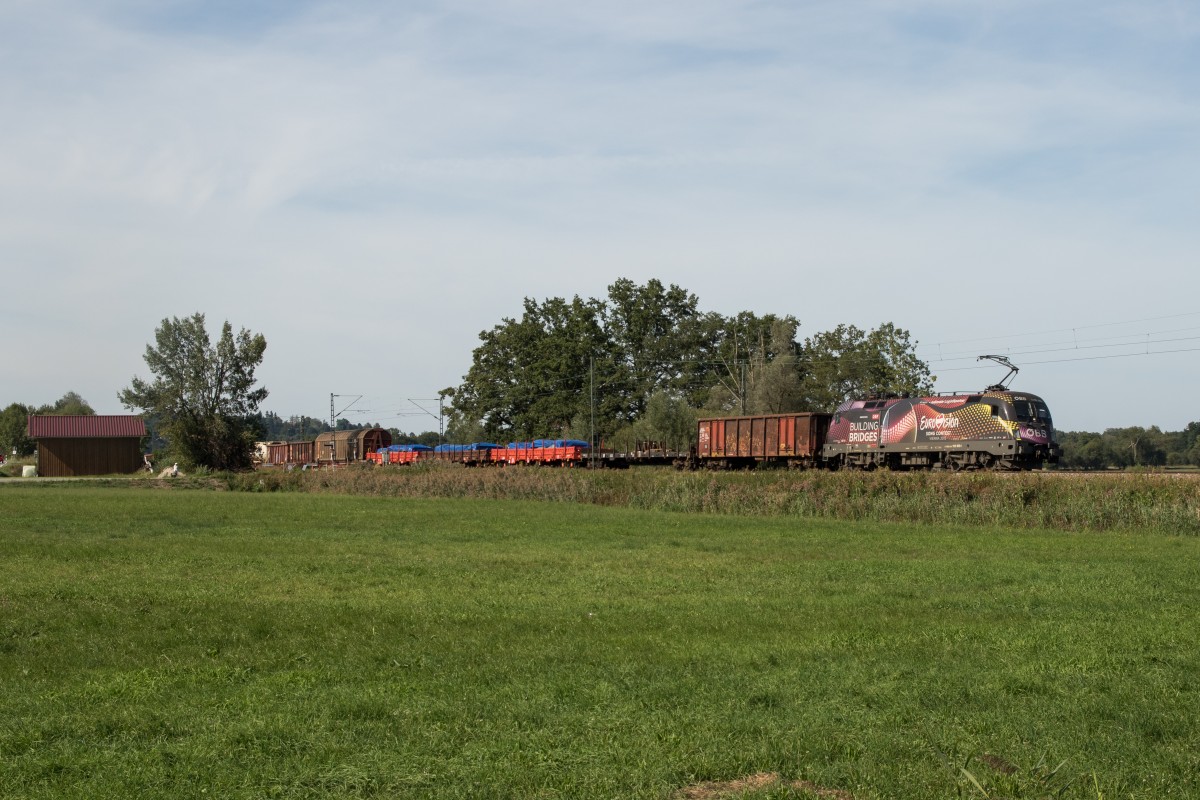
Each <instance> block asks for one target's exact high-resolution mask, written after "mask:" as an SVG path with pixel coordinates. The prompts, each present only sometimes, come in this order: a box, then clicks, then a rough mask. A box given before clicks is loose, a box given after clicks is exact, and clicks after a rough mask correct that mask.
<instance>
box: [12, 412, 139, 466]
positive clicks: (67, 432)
mask: <svg viewBox="0 0 1200 800" xmlns="http://www.w3.org/2000/svg"><path fill="white" fill-rule="evenodd" d="M28 429H29V438H30V439H33V440H34V441H35V442H37V450H38V474H39V475H43V476H45V477H50V478H69V477H75V476H78V475H112V474H118V473H131V472H137V471H138V469H140V468H141V467H142V463H143V462H142V448H141V440H142V437H144V436H145V435H146V423H145V422H143V421H142V418H141V417H138V416H132V415H128V414H113V415H99V414H98V415H88V416H63V417H54V416H31V417H29V423H28Z"/></svg>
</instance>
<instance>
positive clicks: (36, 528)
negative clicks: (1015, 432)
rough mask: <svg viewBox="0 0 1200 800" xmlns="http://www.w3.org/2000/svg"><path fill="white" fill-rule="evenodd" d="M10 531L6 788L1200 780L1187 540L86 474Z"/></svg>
mask: <svg viewBox="0 0 1200 800" xmlns="http://www.w3.org/2000/svg"><path fill="white" fill-rule="evenodd" d="M0 517H2V519H3V520H4V530H3V533H2V534H0V685H2V686H3V687H4V690H3V692H0V795H2V796H4V797H22V798H26V797H28V798H43V797H46V798H48V797H84V796H86V797H134V796H136V797H181V796H183V797H200V796H212V797H235V798H236V797H285V798H302V797H431V798H475V797H501V798H509V797H511V798H528V797H542V798H613V797H620V798H670V797H673V796H675V793H676V792H677V791H679V790H680V789H681V788H682V787H685V786H688V785H692V784H696V783H699V782H702V781H724V780H731V779H735V778H738V777H741V776H745V775H750V774H754V773H760V772H777V773H779V774H780V775H781V776H784V777H785V778H787V779H789V780H803V781H809V782H811V785H815V786H818V787H826V788H829V789H838V790H842V791H845V792H849V793H851V794H852V796H853V797H855V798H930V797H957V796H962V797H982V796H983V794H982V793H981V792H980V791H979V790H978V789H977V788H976V786H975V785H974V784H973V783H972V781H973V780H978V781H979V783H980V786H981V787H983V788H984V789H985V790H986V791H988V793H989V794H991V795H992V796H1007V797H1042V796H1050V795H1051V793H1052V791H1058V790H1059V789H1060V788H1062V787H1063V786H1064V785H1065V789H1064V790H1063V792H1062V794H1061V796H1064V797H1073V798H1083V797H1087V798H1096V797H1098V796H1103V797H1106V798H1114V797H1134V798H1162V797H1193V796H1196V794H1197V792H1198V791H1200V787H1198V786H1197V783H1196V775H1197V773H1198V772H1200V723H1198V721H1197V715H1196V713H1195V708H1197V707H1200V669H1198V666H1200V649H1198V648H1197V644H1198V641H1197V639H1198V637H1200V625H1198V623H1200V613H1198V611H1197V609H1200V602H1198V601H1200V597H1198V594H1200V588H1198V587H1200V580H1198V578H1200V574H1198V573H1200V566H1198V565H1200V558H1198V557H1200V539H1196V538H1192V537H1172V536H1163V535H1159V534H1157V533H1154V532H1140V533H1105V534H1097V533H1093V534H1087V535H1078V534H1070V533H1062V532H1052V531H1032V532H1030V531H1025V532H1020V531H1014V530H1011V529H1000V528H989V529H965V528H961V527H936V528H930V527H918V526H907V525H881V524H874V523H872V524H864V523H848V522H835V521H820V520H797V519H791V518H770V519H760V518H749V517H730V516H719V515H701V516H698V515H684V514H675V513H660V512H647V511H641V510H636V509H633V510H630V509H613V508H597V507H589V506H581V505H564V504H549V503H533V502H505V503H499V502H493V501H485V500H454V501H446V500H440V501H431V500H396V499H391V498H363V497H352V496H344V495H330V494H259V495H255V494H246V493H227V492H221V493H216V492H150V491H121V492H117V491H104V490H96V489H88V488H78V487H61V488H56V489H38V490H31V489H26V488H17V489H14V488H8V487H6V488H4V489H3V490H0ZM1064 760H1065V761H1066V762H1067V763H1066V765H1065V766H1064V767H1063V768H1062V769H1061V770H1059V772H1058V773H1056V774H1055V775H1053V776H1051V777H1050V778H1047V773H1048V772H1049V771H1050V769H1051V768H1053V766H1055V765H1057V764H1059V763H1060V762H1062V761H1064ZM1046 764H1048V765H1049V768H1047V767H1046V766H1045V765H1046ZM1039 765H1041V766H1039ZM1010 766H1011V767H1012V768H1013V769H1015V771H1011V774H1009V773H1010V769H1009V767H1010ZM964 767H965V768H966V770H965V772H964V770H963V768H964ZM967 772H969V773H970V775H971V778H970V779H968V777H967V776H966V773H967ZM806 785H807V784H806ZM753 796H755V797H805V796H813V794H812V793H811V792H809V791H807V790H805V789H796V788H787V785H780V786H778V787H777V788H775V789H772V790H770V791H767V792H760V793H759V794H757V795H753Z"/></svg>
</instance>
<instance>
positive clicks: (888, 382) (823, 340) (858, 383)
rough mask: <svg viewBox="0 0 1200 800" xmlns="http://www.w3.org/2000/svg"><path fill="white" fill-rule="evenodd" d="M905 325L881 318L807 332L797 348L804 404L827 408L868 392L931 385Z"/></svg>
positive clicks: (920, 389)
mask: <svg viewBox="0 0 1200 800" xmlns="http://www.w3.org/2000/svg"><path fill="white" fill-rule="evenodd" d="M915 347H916V342H913V341H911V339H910V337H909V333H908V331H906V330H904V329H903V328H897V327H896V326H895V325H893V324H892V323H890V322H885V323H883V324H882V325H880V326H879V327H878V328H875V329H874V330H871V331H864V330H860V329H859V328H857V327H855V326H853V325H838V326H837V327H836V328H834V329H833V330H831V331H825V332H823V333H818V334H815V335H814V336H810V337H808V338H807V339H805V341H804V346H803V347H802V349H801V359H800V361H801V367H802V370H803V373H804V378H803V381H802V395H803V398H804V406H805V407H806V408H808V409H812V410H818V409H820V410H826V411H832V410H834V409H836V408H837V407H838V406H839V405H841V404H842V403H843V402H845V401H846V400H849V399H851V398H854V397H865V396H868V395H889V394H890V395H921V394H926V393H928V392H930V391H932V390H933V381H932V379H931V378H930V374H929V367H928V365H927V364H926V363H925V362H924V361H922V360H921V359H919V358H917V356H916V352H915Z"/></svg>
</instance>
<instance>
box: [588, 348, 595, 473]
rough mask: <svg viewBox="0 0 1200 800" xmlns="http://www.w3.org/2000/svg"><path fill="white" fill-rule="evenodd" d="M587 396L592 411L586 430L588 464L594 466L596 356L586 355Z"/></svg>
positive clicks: (593, 467)
mask: <svg viewBox="0 0 1200 800" xmlns="http://www.w3.org/2000/svg"><path fill="white" fill-rule="evenodd" d="M588 397H589V398H590V399H589V403H588V405H589V407H590V408H591V412H592V427H591V429H590V430H589V432H588V466H589V467H590V468H592V469H595V468H596V357H595V356H589V357H588Z"/></svg>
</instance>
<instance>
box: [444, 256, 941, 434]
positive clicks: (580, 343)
mask: <svg viewBox="0 0 1200 800" xmlns="http://www.w3.org/2000/svg"><path fill="white" fill-rule="evenodd" d="M799 327H800V322H799V320H798V319H797V318H796V317H794V316H791V315H782V316H781V315H775V314H766V315H759V314H757V313H756V312H753V311H742V312H740V313H737V314H734V315H731V316H726V315H723V314H719V313H716V312H712V311H704V310H702V309H701V307H700V303H699V299H698V298H697V296H696V295H695V294H692V293H691V292H688V291H687V290H685V289H683V288H682V287H679V286H676V285H674V284H672V285H669V286H667V285H664V284H663V283H662V282H661V281H658V280H650V281H647V282H646V283H645V284H641V285H639V284H637V283H634V282H633V281H631V280H629V279H625V278H622V279H620V280H617V281H616V282H614V283H613V284H612V285H610V286H609V287H608V293H607V295H606V296H605V297H604V298H602V299H597V298H588V299H583V298H581V297H579V296H575V297H573V298H572V299H570V300H567V299H565V298H561V297H551V298H547V299H545V300H542V301H538V300H536V299H534V298H525V300H524V304H523V312H522V314H521V316H520V317H512V318H504V319H503V320H502V321H501V322H500V323H499V324H497V325H495V326H494V327H492V328H491V329H489V330H485V331H482V332H481V333H480V334H479V339H480V344H479V346H478V347H476V348H475V350H474V352H473V353H472V362H471V367H470V369H469V370H468V372H467V374H466V375H465V376H464V377H463V381H462V383H461V384H459V385H458V386H455V387H450V388H447V389H444V390H442V392H441V394H442V396H443V397H444V398H445V399H446V400H448V401H449V426H448V435H449V438H451V439H454V440H458V441H472V440H481V439H495V440H507V439H528V438H536V437H557V436H569V437H571V438H579V439H588V438H589V437H590V436H591V435H592V433H593V432H594V434H595V436H596V437H597V438H598V439H602V440H604V441H607V442H612V441H619V440H620V439H621V438H622V437H631V436H643V437H644V438H655V439H658V440H660V441H665V442H667V443H668V444H675V445H680V444H683V441H686V439H688V438H690V437H691V436H692V435H693V429H694V420H695V416H696V414H697V413H704V414H711V415H720V414H767V413H784V412H788V411H801V410H812V409H823V410H832V409H833V408H836V407H837V406H838V405H839V404H840V403H841V402H843V401H844V400H846V399H847V398H849V397H852V396H863V395H870V394H921V393H925V392H928V391H930V390H931V389H932V379H931V377H930V373H929V368H928V366H927V365H926V364H925V362H924V361H922V360H921V359H919V358H917V356H916V354H915V345H916V343H915V342H913V341H912V340H911V338H910V336H909V333H908V331H906V330H903V329H901V328H898V327H896V326H895V325H893V324H892V323H890V322H888V323H883V324H881V325H880V326H879V327H878V328H875V329H874V330H870V331H864V330H861V329H859V328H857V327H855V326H853V325H839V326H837V327H836V328H835V329H833V330H831V331H824V332H820V333H815V334H813V335H811V336H809V337H807V338H805V339H803V340H800V339H799V338H798V331H799ZM673 440H674V441H673Z"/></svg>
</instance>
